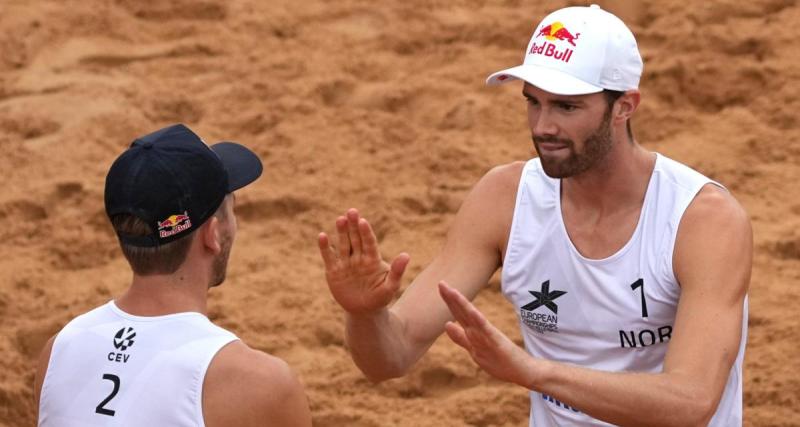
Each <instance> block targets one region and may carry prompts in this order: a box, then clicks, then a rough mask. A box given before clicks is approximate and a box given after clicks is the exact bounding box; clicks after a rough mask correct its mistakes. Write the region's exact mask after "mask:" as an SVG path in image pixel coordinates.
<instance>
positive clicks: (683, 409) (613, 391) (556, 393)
mask: <svg viewBox="0 0 800 427" xmlns="http://www.w3.org/2000/svg"><path fill="white" fill-rule="evenodd" d="M529 363H530V366H529V367H530V369H529V373H530V376H529V378H528V379H522V381H523V382H525V381H527V387H528V388H529V389H531V390H535V391H538V392H540V393H543V394H546V395H548V396H551V397H553V398H554V399H556V400H559V401H561V402H563V403H565V404H567V405H569V406H572V407H574V408H576V409H578V410H580V411H581V412H584V413H586V414H588V415H590V416H592V417H594V418H597V419H600V420H603V421H606V422H610V423H613V424H616V425H621V426H625V425H648V426H694V425H706V424H707V423H708V421H709V419H710V418H711V416H712V415H713V413H714V409H715V407H716V403H717V402H718V399H714V398H713V396H711V394H712V393H709V392H708V391H707V390H705V389H704V388H703V387H701V386H700V385H699V384H697V382H696V381H693V380H692V378H688V377H686V376H682V375H679V374H674V373H656V374H649V373H627V372H604V371H598V370H593V369H587V368H582V367H577V366H573V365H567V364H563V363H557V362H551V361H547V360H541V359H533V358H531V359H530V360H529Z"/></svg>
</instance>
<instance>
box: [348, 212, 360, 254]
mask: <svg viewBox="0 0 800 427" xmlns="http://www.w3.org/2000/svg"><path fill="white" fill-rule="evenodd" d="M358 219H359V216H358V211H357V210H356V209H352V208H351V209H348V210H347V235H348V237H349V238H350V247H351V248H352V251H353V255H356V256H360V255H361V252H362V249H361V234H360V233H359V231H358V223H359V220H358Z"/></svg>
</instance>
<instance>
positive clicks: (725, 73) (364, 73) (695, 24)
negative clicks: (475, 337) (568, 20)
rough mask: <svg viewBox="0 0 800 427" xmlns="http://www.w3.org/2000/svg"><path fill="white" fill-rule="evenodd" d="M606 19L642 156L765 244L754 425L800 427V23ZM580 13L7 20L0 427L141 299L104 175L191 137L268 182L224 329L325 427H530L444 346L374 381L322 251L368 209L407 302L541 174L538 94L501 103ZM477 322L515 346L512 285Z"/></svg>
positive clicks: (2, 96)
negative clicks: (702, 183)
mask: <svg viewBox="0 0 800 427" xmlns="http://www.w3.org/2000/svg"><path fill="white" fill-rule="evenodd" d="M598 3H600V4H601V5H603V6H604V7H605V8H607V9H609V10H611V11H612V12H615V13H617V14H618V15H619V16H620V17H622V18H623V19H624V20H625V21H626V22H627V23H628V24H629V26H630V27H631V29H632V30H633V31H634V33H635V34H636V35H637V38H638V41H639V45H640V49H641V52H642V55H643V57H644V60H645V72H644V76H643V78H642V83H641V90H642V94H643V95H642V99H643V101H642V104H641V107H640V110H639V111H638V112H637V114H636V116H635V118H634V120H633V129H634V133H635V135H636V138H637V140H638V141H639V142H640V143H641V144H642V145H643V146H644V147H646V148H648V149H650V150H655V151H658V152H660V153H662V154H665V155H667V156H670V157H672V158H674V159H676V160H679V161H682V162H684V163H686V164H688V165H690V166H692V167H694V168H696V169H697V170H699V171H700V172H702V173H704V174H707V175H708V176H710V177H712V178H713V179H716V180H718V181H719V182H721V183H722V184H724V185H725V186H727V187H728V188H729V189H730V190H731V191H732V193H733V194H734V195H735V196H736V197H737V198H738V200H739V201H740V202H741V203H742V204H743V205H744V206H745V208H746V209H747V211H748V213H749V214H750V216H751V218H752V221H753V227H754V233H755V262H754V269H753V276H752V282H751V287H750V332H749V341H748V348H747V353H746V362H745V386H744V387H745V392H744V403H745V425H748V426H797V425H800V413H799V412H798V411H800V410H799V409H798V408H800V358H798V355H797V350H798V342H799V341H800V316H798V314H797V303H798V301H800V286H798V283H800V282H798V279H800V185H798V181H800V167H798V166H799V165H800V143H798V140H799V138H800V130H799V127H798V113H797V112H798V110H800V93H799V92H800V85H798V83H797V82H798V79H799V78H800V60H798V58H800V43H797V39H798V37H800V26H798V23H799V22H800V5H798V2H797V1H795V0H757V1H751V2H739V1H734V0H726V1H714V2H685V1H682V0H663V1H656V0H651V1H643V2H636V1H599V2H598ZM565 4H582V3H578V2H574V1H573V2H567V3H565V2H553V1H546V2H541V1H523V0H502V1H500V0H498V1H482V0H448V1H443V0H431V1H423V0H408V1H381V2H374V1H366V0H340V1H336V2H328V1H319V0H309V1H304V2H297V1H287V0H271V1H269V2H262V1H255V0H235V1H222V0H199V1H189V0H154V1H150V2H140V1H136V0H104V1H100V0H86V1H80V2H60V1H46V0H41V1H36V2H30V1H24V0H3V1H2V3H0V52H2V55H0V149H2V153H3V154H2V156H0V181H1V182H2V183H3V189H2V190H1V191H0V224H2V225H3V227H2V229H0V242H2V243H0V272H2V275H0V331H2V333H1V335H0V354H2V356H3V357H2V358H0V425H5V426H18V425H19V426H24V425H33V424H34V420H35V412H36V411H35V408H34V404H33V397H32V383H33V375H34V368H35V361H36V358H37V356H38V354H39V351H40V349H41V347H42V345H43V344H44V343H45V342H46V340H47V339H48V338H49V337H50V336H52V335H53V334H54V333H56V332H57V331H58V330H59V329H60V328H61V327H62V326H63V325H64V324H65V323H66V322H67V321H68V320H69V319H70V318H72V317H74V316H76V315H78V314H80V313H82V312H85V311H87V310H89V309H91V308H93V307H95V306H98V305H101V304H103V303H105V302H107V301H108V300H109V299H111V298H113V297H114V296H116V295H119V294H120V293H121V292H122V291H123V290H124V289H125V287H126V286H127V284H128V283H129V280H130V277H131V276H130V272H129V270H128V267H127V264H126V263H125V261H124V259H123V258H122V256H121V255H120V253H119V250H118V247H117V243H116V240H115V237H114V235H113V234H112V232H111V228H110V226H109V224H108V221H107V219H106V216H105V213H104V209H103V185H104V178H105V173H106V171H107V169H108V167H109V166H110V164H111V162H112V161H113V159H114V158H116V156H117V155H119V154H120V153H121V152H122V151H123V150H124V149H125V147H126V146H127V144H129V143H130V141H132V140H133V139H134V138H135V137H137V136H139V135H142V134H144V133H148V132H150V131H152V130H155V129H157V128H159V127H162V126H165V125H168V124H172V123H176V122H183V123H186V124H188V125H189V126H191V127H192V128H193V129H194V130H196V131H197V132H198V133H199V134H200V135H202V136H203V137H204V138H205V139H206V141H207V142H215V141H218V140H234V141H239V142H242V143H244V144H246V145H248V146H250V147H252V148H253V149H254V150H255V151H256V152H257V153H258V154H259V155H260V156H261V157H262V159H263V161H264V166H265V170H264V175H263V176H262V178H261V179H260V180H259V181H257V182H256V183H254V184H253V185H251V186H249V187H247V188H246V189H244V190H242V191H241V192H240V193H237V201H238V206H237V213H238V218H239V233H238V235H237V241H236V244H235V246H234V249H233V254H232V259H231V262H230V269H229V275H228V280H227V282H226V283H225V284H224V285H223V286H222V287H220V288H217V289H213V290H212V291H211V294H210V303H209V306H210V313H209V315H210V317H211V318H212V319H213V320H214V321H215V322H217V323H218V324H219V325H221V326H223V327H225V328H228V329H230V330H232V331H233V332H235V333H236V334H237V335H238V336H239V337H241V338H242V339H243V340H244V341H245V342H247V343H248V344H249V345H251V346H253V347H255V348H258V349H261V350H263V351H266V352H269V353H272V354H274V355H277V356H279V357H281V358H283V359H285V360H286V361H287V362H288V363H289V364H290V365H291V366H292V367H293V368H294V369H295V370H296V372H297V373H298V375H299V377H300V378H301V380H302V382H303V383H304V384H305V386H306V389H307V392H308V396H309V399H310V404H311V409H312V412H313V416H314V422H315V425H318V426H393V425H396V426H415V427H424V426H437V427H440V426H464V425H470V426H506V425H508V426H521V425H526V422H527V417H528V397H527V394H526V392H525V390H523V389H521V388H519V387H517V386H513V385H509V384H504V383H501V382H498V381H496V380H494V379H492V378H491V377H489V376H488V375H487V374H485V373H484V372H482V371H480V369H478V368H477V367H476V365H475V364H474V363H473V362H472V361H471V360H470V359H469V357H468V355H467V354H466V353H464V352H463V351H461V349H460V348H458V347H456V346H455V344H453V343H451V342H450V341H449V340H448V339H447V338H446V337H443V338H441V339H440V340H438V341H437V342H436V344H434V346H433V347H432V348H431V350H430V351H429V352H428V353H427V354H426V355H425V356H424V357H423V358H422V359H421V360H420V362H419V363H418V364H417V365H416V366H415V367H414V369H413V370H412V372H411V373H410V374H409V375H408V376H407V377H405V378H402V379H397V380H392V381H388V382H385V383H382V384H379V385H372V384H371V383H370V382H369V381H367V380H366V379H365V378H364V377H363V376H362V375H361V373H360V372H359V371H358V369H357V368H356V367H355V366H354V365H353V363H352V361H351V359H350V357H349V356H348V353H347V350H346V348H345V347H344V345H343V313H342V311H341V309H340V308H339V307H338V306H337V305H336V304H335V302H334V301H333V299H332V297H331V296H330V294H329V292H328V290H327V287H326V285H325V281H324V277H323V269H322V264H321V261H320V260H319V258H318V253H317V248H316V238H317V234H318V233H319V232H320V231H323V230H324V231H328V232H331V231H332V228H333V221H334V220H335V218H336V216H337V215H339V214H341V213H342V212H344V211H345V210H346V209H347V208H349V207H357V208H359V209H360V211H361V212H362V213H363V215H364V216H366V217H367V218H368V219H369V220H370V221H371V222H372V223H373V224H374V227H375V229H376V232H377V234H378V237H379V239H380V243H381V249H382V252H383V254H384V256H386V257H394V256H395V255H396V254H398V253H399V252H401V251H407V252H408V253H410V254H411V257H412V261H411V265H410V267H409V271H408V273H407V274H406V276H407V277H406V281H405V285H407V284H408V281H409V280H410V278H411V277H413V276H414V275H415V274H416V273H418V272H419V271H420V270H421V269H422V268H423V267H424V266H425V265H426V263H427V262H429V261H430V259H431V258H432V257H433V255H434V254H435V253H436V252H437V251H438V250H439V248H440V246H441V244H442V242H443V239H444V237H445V234H446V232H447V229H448V226H449V224H450V223H451V222H452V219H453V216H454V214H455V212H456V211H457V209H458V207H459V205H460V203H461V201H462V200H463V198H464V196H465V195H466V193H467V192H468V190H469V189H470V188H471V187H472V185H473V184H474V183H475V182H476V181H477V180H478V179H479V178H480V177H481V176H482V175H483V174H485V173H486V172H487V171H488V170H489V169H491V168H492V167H493V166H495V165H499V164H504V163H509V162H512V161H515V160H525V159H528V158H530V157H531V155H532V154H531V143H530V134H529V130H528V127H527V122H526V115H525V104H524V100H523V98H522V97H521V96H520V90H521V86H520V84H518V83H515V84H509V85H506V86H504V87H501V88H489V87H485V86H484V83H483V82H484V79H485V77H486V76H487V75H488V74H489V73H491V72H494V71H497V70H499V69H501V68H505V67H508V66H512V65H516V64H518V63H519V62H520V61H521V59H522V56H523V52H524V49H525V46H526V44H527V42H528V39H529V37H530V35H531V33H532V31H533V30H534V27H535V26H536V24H537V23H538V22H539V20H540V19H541V18H542V17H543V16H544V15H545V14H546V13H548V12H549V11H552V10H554V9H557V8H559V7H562V6H564V5H565ZM476 304H477V306H478V307H479V308H480V309H481V310H483V311H484V312H485V314H486V315H487V317H488V318H489V319H490V320H491V321H492V322H494V323H495V324H496V325H497V326H498V327H499V328H500V329H502V330H503V331H504V332H506V333H507V334H508V335H509V336H511V337H512V338H513V339H515V340H516V341H517V342H521V341H520V335H519V331H518V325H517V321H516V318H515V314H514V312H513V310H512V309H511V306H510V305H509V304H508V303H507V302H506V301H505V299H504V298H503V296H502V295H501V294H500V292H499V280H498V276H497V275H495V277H494V278H493V279H492V280H491V281H490V283H489V286H488V288H487V289H486V290H485V291H483V292H482V293H481V294H480V295H479V297H478V298H477V299H476ZM708 345H709V346H713V345H714V343H713V342H711V343H708ZM87 363H88V362H87Z"/></svg>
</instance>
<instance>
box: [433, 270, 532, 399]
mask: <svg viewBox="0 0 800 427" xmlns="http://www.w3.org/2000/svg"><path fill="white" fill-rule="evenodd" d="M439 294H440V295H441V296H442V299H444V302H445V303H446V304H447V308H449V309H450V313H452V314H453V317H455V320H456V321H455V322H447V325H445V331H447V336H449V337H450V339H452V340H453V341H454V342H455V343H456V344H458V345H459V346H461V347H463V348H464V349H465V350H467V351H468V352H469V355H470V356H471V357H472V360H474V361H475V363H477V364H478V366H480V367H481V368H482V369H483V370H484V371H486V372H487V373H489V375H491V376H493V377H495V378H497V379H499V380H502V381H507V382H511V383H515V384H518V385H521V386H523V387H525V388H530V384H531V383H532V382H531V376H532V375H533V369H532V366H531V364H532V363H533V361H534V359H533V358H532V357H531V356H530V355H529V354H528V353H527V352H526V351H525V350H523V349H522V348H520V347H519V346H517V345H516V344H514V343H513V342H512V341H511V340H510V339H508V337H506V336H505V334H503V333H502V332H500V330H499V329H497V328H495V327H494V325H492V324H491V323H489V321H488V320H487V319H486V317H484V316H483V314H482V313H481V312H480V311H478V309H477V308H475V306H474V305H472V303H471V302H469V300H468V299H467V298H465V297H464V296H463V295H461V293H460V292H458V291H457V290H455V289H453V288H451V287H450V286H448V285H447V284H446V283H444V282H439Z"/></svg>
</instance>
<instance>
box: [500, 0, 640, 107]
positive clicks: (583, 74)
mask: <svg viewBox="0 0 800 427" xmlns="http://www.w3.org/2000/svg"><path fill="white" fill-rule="evenodd" d="M642 68H643V64H642V57H641V56H640V55H639V48H638V47H637V45H636V39H635V38H634V37H633V33H631V30H629V29H628V27H627V26H625V23H623V22H622V20H620V19H619V18H617V17H616V16H614V15H612V14H611V13H609V12H606V11H605V10H602V9H600V6H597V5H591V6H589V7H567V8H564V9H560V10H557V11H555V12H553V13H551V14H550V15H547V17H545V18H544V20H542V22H541V23H540V24H539V26H538V27H536V31H535V32H534V33H533V36H532V37H531V41H530V42H529V43H528V50H527V51H526V53H525V60H524V62H523V63H522V65H519V66H516V67H512V68H509V69H506V70H502V71H498V72H496V73H494V74H492V75H490V76H489V78H488V79H487V80H486V84H489V85H495V84H500V83H504V82H507V81H511V80H516V79H521V80H524V81H526V82H528V83H530V84H532V85H534V86H536V87H538V88H540V89H542V90H544V91H547V92H550V93H554V94H558V95H583V94H589V93H596V92H600V91H602V90H603V89H610V90H616V91H626V90H630V89H637V88H638V87H639V78H640V77H641V75H642Z"/></svg>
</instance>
